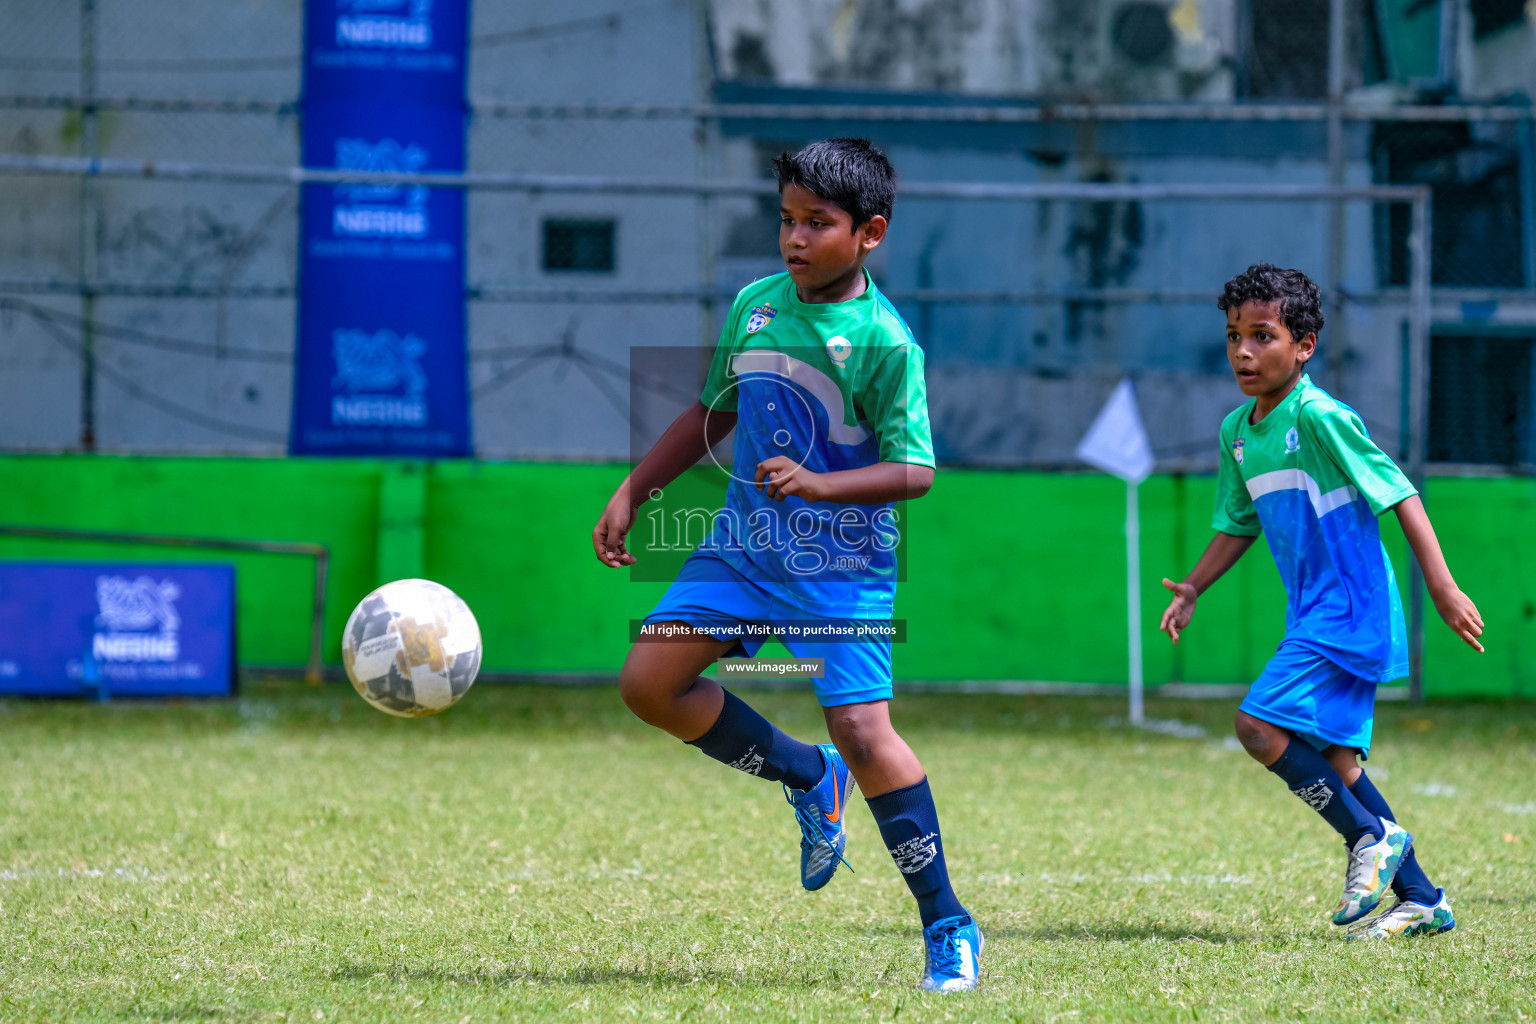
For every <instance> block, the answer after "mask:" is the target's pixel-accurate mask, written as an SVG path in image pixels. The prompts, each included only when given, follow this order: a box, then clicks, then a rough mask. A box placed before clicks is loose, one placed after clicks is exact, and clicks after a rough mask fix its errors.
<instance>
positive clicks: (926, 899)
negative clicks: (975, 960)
mask: <svg viewBox="0 0 1536 1024" xmlns="http://www.w3.org/2000/svg"><path fill="white" fill-rule="evenodd" d="M867 802H868V804H869V809H870V812H871V813H872V814H874V816H875V824H877V825H879V826H880V838H881V839H884V840H885V845H886V848H887V849H889V850H890V851H891V858H892V859H893V860H895V861H896V867H897V868H899V869H900V870H901V877H903V878H905V879H906V880H907V888H908V889H911V890H912V895H913V896H916V897H917V912H918V913H919V914H921V915H922V918H923V927H924V928H926V927H928V926H929V925H930V924H933V922H935V921H937V920H939V919H940V918H944V917H955V916H957V915H959V914H963V913H965V908H964V907H962V906H961V905H960V900H959V899H957V898H956V896H955V890H954V889H953V888H951V887H950V884H949V869H948V868H946V867H945V866H944V841H943V840H942V839H941V838H940V837H939V812H938V810H937V809H935V808H934V806H933V793H932V792H931V791H930V790H929V789H928V780H927V779H926V778H925V779H923V781H922V782H918V783H914V784H913V785H911V786H903V787H902V788H901V789H893V790H891V791H890V792H889V793H881V794H880V795H879V796H872V797H870V798H869V799H868V801H867Z"/></svg>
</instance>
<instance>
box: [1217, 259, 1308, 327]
mask: <svg viewBox="0 0 1536 1024" xmlns="http://www.w3.org/2000/svg"><path fill="white" fill-rule="evenodd" d="M1277 300H1278V301H1279V303H1280V319H1281V320H1282V321H1283V322H1284V323H1285V327H1286V330H1288V331H1290V332H1291V339H1292V340H1293V341H1300V340H1301V339H1302V338H1305V337H1306V336H1307V335H1309V334H1316V333H1317V332H1318V331H1321V330H1322V329H1323V301H1322V297H1321V295H1319V294H1318V290H1317V285H1316V284H1314V283H1313V281H1312V279H1311V278H1310V277H1308V276H1307V275H1306V274H1303V273H1302V272H1301V271H1299V270H1282V269H1281V268H1280V267H1277V266H1275V265H1274V264H1273V263H1255V264H1254V265H1253V266H1251V267H1249V268H1248V269H1247V270H1245V271H1243V272H1242V273H1241V274H1238V275H1237V276H1236V277H1234V278H1233V279H1232V280H1230V281H1228V282H1227V285H1226V287H1225V288H1223V289H1222V292H1221V298H1219V299H1217V300H1216V308H1217V309H1220V310H1221V311H1222V312H1226V311H1227V310H1229V309H1236V308H1237V307H1239V306H1241V305H1242V304H1243V303H1245V302H1275V301H1277Z"/></svg>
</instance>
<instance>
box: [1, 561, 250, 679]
mask: <svg viewBox="0 0 1536 1024" xmlns="http://www.w3.org/2000/svg"><path fill="white" fill-rule="evenodd" d="M234 688H235V570H234V567H233V566H231V565H204V564H189V563H185V562H183V563H177V564H171V565H151V564H144V563H134V562H129V563H123V562H102V563H94V562H67V563H48V562H0V693H4V694H20V695H27V696H56V697H75V696H81V695H89V696H96V695H101V696H107V695H114V696H120V697H173V696H175V697H180V696H187V697H190V696H198V697H225V696H229V695H230V694H231V693H233V692H234Z"/></svg>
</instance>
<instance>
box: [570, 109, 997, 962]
mask: <svg viewBox="0 0 1536 1024" xmlns="http://www.w3.org/2000/svg"><path fill="white" fill-rule="evenodd" d="M775 166H776V169H777V171H778V178H779V192H780V196H781V199H780V229H779V249H780V252H781V254H782V256H783V258H784V264H785V268H786V271H787V272H786V273H783V274H779V275H776V276H774V277H770V278H767V279H765V280H762V281H758V282H756V283H755V284H752V285H749V286H748V287H746V288H744V289H743V290H742V292H741V294H740V295H739V296H737V298H736V301H735V303H734V304H733V305H732V306H731V310H730V313H729V314H728V315H727V317H726V321H725V326H724V328H723V330H722V331H721V334H720V341H719V344H718V346H717V347H716V349H715V353H714V359H713V361H712V363H711V366H710V370H709V375H708V378H707V380H706V381H705V384H704V389H703V393H702V395H701V397H700V400H699V401H698V402H697V403H695V405H694V406H693V407H692V408H690V409H689V410H687V411H686V412H684V413H683V414H682V415H681V416H680V417H678V419H677V420H676V421H675V422H674V423H673V424H672V426H671V427H669V428H668V429H667V431H666V433H665V434H663V436H662V437H661V439H660V440H659V441H658V442H657V443H656V445H655V447H654V448H652V449H651V451H650V452H649V453H648V454H647V455H646V456H645V458H643V459H641V460H640V463H639V464H638V465H637V466H636V467H635V469H634V471H633V472H631V473H630V474H629V476H628V477H627V478H626V479H625V480H624V482H623V483H622V484H620V485H619V488H618V490H617V491H616V492H615V493H614V495H613V497H612V499H611V500H610V501H609V502H608V505H607V508H605V509H604V511H603V514H602V516H601V518H600V519H599V520H598V522H597V525H596V527H594V529H593V531H592V546H593V550H594V551H595V552H596V554H597V557H598V559H599V560H600V561H602V562H603V563H604V564H605V565H608V566H611V567H615V568H617V567H619V566H622V565H632V564H634V562H635V556H634V555H633V554H631V553H630V552H629V551H628V550H627V549H626V546H625V537H626V535H627V534H628V532H629V530H630V528H631V527H632V525H633V524H634V521H635V518H636V510H637V508H638V507H639V506H640V505H641V504H642V503H643V502H644V501H646V500H647V498H649V497H654V496H656V495H658V494H659V493H660V489H661V488H663V487H665V486H666V485H667V484H669V483H670V482H671V481H672V480H674V479H676V478H677V476H678V475H679V474H681V473H682V472H683V471H684V470H686V469H688V468H689V467H691V466H693V465H694V464H695V463H697V462H699V461H700V460H701V459H703V458H704V457H705V456H706V455H707V454H708V453H709V451H710V450H711V449H712V448H713V447H714V446H715V444H716V443H717V442H719V441H720V440H722V439H723V438H724V437H725V436H726V435H727V434H729V433H730V431H731V430H732V429H733V428H734V429H735V432H736V438H735V442H734V449H733V460H732V464H733V469H732V472H731V480H730V483H729V485H728V487H727V490H726V505H725V508H724V509H722V510H721V511H720V512H719V513H718V514H717V515H716V517H715V521H714V526H713V529H712V531H711V533H710V534H709V536H708V537H707V538H706V539H705V541H704V542H703V543H702V544H700V546H699V547H698V549H697V550H696V551H695V552H694V553H693V554H692V555H690V556H689V558H688V560H687V561H686V562H685V563H684V565H683V568H682V570H681V571H680V573H679V575H678V578H677V581H676V582H675V583H673V584H672V586H671V587H670V588H669V589H668V590H667V593H666V595H665V596H664V597H663V598H662V599H661V602H660V603H659V604H658V605H657V606H656V608H655V609H654V610H653V611H652V612H651V613H650V615H648V616H646V619H645V625H646V627H647V629H650V630H654V631H655V632H654V638H652V637H648V636H647V635H645V634H644V633H642V636H641V638H640V640H639V641H637V642H636V643H635V644H634V645H633V646H632V647H631V649H630V652H629V656H628V658H627V659H626V660H625V663H624V668H623V670H622V671H621V673H620V676H619V688H620V692H621V694H622V696H623V698H624V701H625V703H626V704H627V705H628V706H629V708H630V709H631V710H632V711H634V713H635V714H636V715H638V716H639V717H640V718H641V719H643V720H644V721H646V722H649V723H650V724H652V725H655V726H657V727H659V728H661V729H665V730H666V731H668V732H670V733H671V734H672V735H674V736H676V737H678V738H679V739H681V740H683V741H684V742H686V743H689V744H691V745H693V746H696V747H698V748H699V749H700V750H702V751H703V752H704V753H705V754H707V755H708V756H710V757H712V758H714V759H715V760H717V761H720V762H722V763H724V764H726V765H729V766H731V767H733V768H737V769H739V770H741V771H744V772H746V773H747V774H749V775H755V776H757V777H759V778H763V779H767V780H769V781H774V782H779V783H782V785H783V787H784V790H785V795H786V797H787V798H788V800H789V803H790V804H791V806H792V807H793V808H794V810H795V818H796V821H797V823H798V824H799V827H800V832H801V843H800V846H801V854H800V880H801V884H802V885H803V886H804V887H805V888H806V889H808V890H816V889H820V888H821V887H823V886H824V885H826V884H827V883H828V882H829V881H830V880H831V878H832V875H833V874H834V873H835V872H836V870H837V867H838V864H839V863H840V862H843V852H844V849H845V844H846V842H847V833H846V830H845V828H844V820H843V818H844V810H845V806H846V803H847V798H848V795H849V792H850V789H851V787H852V783H853V781H854V780H855V779H856V780H857V782H858V785H859V787H860V788H861V789H863V791H864V793H865V797H866V799H867V801H868V804H869V808H870V811H871V812H872V813H873V814H874V817H875V821H876V823H877V824H878V825H879V828H880V835H881V838H882V839H884V840H885V843H886V845H887V846H888V847H889V848H890V853H891V856H892V858H893V859H894V860H895V862H896V866H897V868H898V869H899V870H900V871H901V873H902V875H903V877H904V878H905V880H906V882H907V885H908V888H909V889H910V890H911V892H912V894H913V895H914V896H915V897H916V898H917V903H918V911H919V914H920V915H921V918H922V923H923V938H924V953H925V957H926V966H925V969H924V972H923V976H922V980H921V986H922V987H923V988H924V989H928V990H932V991H940V992H953V991H960V990H964V989H970V988H974V987H975V986H976V983H977V976H978V972H979V963H978V958H979V956H980V954H981V947H982V937H981V932H980V929H979V928H978V927H977V926H976V923H975V921H973V920H972V919H971V916H970V914H969V913H968V912H967V911H966V910H965V908H964V907H963V906H961V904H960V902H959V900H958V899H957V898H956V897H955V893H954V890H953V888H952V887H951V886H950V882H949V874H948V870H947V868H946V866H945V861H944V847H943V841H942V839H941V837H940V832H939V821H938V814H937V812H936V811H935V809H934V802H933V795H932V793H931V792H930V791H929V788H928V779H927V775H926V774H925V773H924V771H923V766H922V764H921V762H919V761H918V759H917V756H916V755H915V754H913V752H912V750H911V748H910V747H908V746H907V744H906V743H905V742H904V741H903V740H902V738H901V737H900V736H899V735H897V733H896V730H895V729H894V728H893V727H892V725H891V720H890V712H889V704H890V699H891V638H890V635H889V634H888V633H879V632H877V633H875V634H873V635H866V636H864V637H862V638H854V637H852V636H850V635H848V634H849V632H850V631H851V630H854V629H857V628H859V627H860V626H871V625H874V626H880V625H885V626H887V627H889V625H890V623H891V615H892V604H893V601H894V599H895V593H896V555H895V546H896V540H897V533H896V523H895V518H894V503H895V502H897V501H902V500H905V499H909V498H917V497H921V496H922V495H923V494H924V493H925V492H926V491H927V490H928V488H929V486H930V485H931V484H932V482H933V445H932V441H931V440H930V433H929V425H928V404H927V396H926V391H925V389H924V384H923V353H922V349H920V348H918V346H917V343H916V341H915V340H914V339H913V337H912V333H911V331H910V330H909V329H908V328H907V325H906V323H905V322H904V321H903V320H902V318H901V316H900V315H899V314H898V313H897V312H896V310H895V308H894V307H893V306H892V305H891V304H890V302H889V301H888V300H887V299H886V298H885V296H883V295H881V294H880V291H879V289H877V288H876V287H875V284H874V282H873V281H872V280H870V277H869V274H868V273H867V272H866V271H865V270H864V261H865V258H866V257H867V256H868V255H869V253H870V252H871V251H872V250H873V249H874V248H875V247H876V246H877V245H879V244H880V242H881V240H882V239H883V238H884V237H885V231H886V226H887V224H888V223H889V220H890V216H891V207H892V204H893V201H894V198H895V173H894V171H893V170H892V169H891V165H890V163H889V162H888V161H887V160H886V159H885V156H884V155H883V154H881V153H880V151H879V150H877V149H875V148H874V147H873V146H871V145H870V144H869V143H868V141H866V140H863V139H828V140H825V141H823V142H817V143H813V144H812V145H810V146H807V147H806V148H805V149H803V150H801V151H800V152H799V153H797V154H795V155H794V156H790V155H789V154H787V153H786V154H784V155H783V156H781V157H780V158H779V159H778V160H777V161H775ZM748 626H770V627H774V628H776V629H778V630H779V631H780V634H781V636H780V638H781V639H782V640H783V642H784V644H785V646H786V647H788V648H789V650H790V653H792V654H794V655H795V656H796V657H797V658H822V659H824V666H825V675H824V677H823V678H820V679H817V680H815V683H816V696H817V699H818V700H819V702H820V703H821V705H822V708H823V709H824V715H825V718H826V723H827V731H828V734H829V735H830V736H831V738H832V743H827V744H821V745H819V746H817V745H812V744H809V743H803V742H800V741H799V740H796V739H793V738H791V737H790V736H788V735H786V734H785V733H783V732H782V731H780V730H779V729H778V728H776V727H775V726H774V725H773V724H772V723H770V722H769V721H767V720H766V719H764V718H763V717H762V716H761V715H759V714H758V713H757V712H756V711H753V710H752V709H751V708H750V707H748V706H747V704H746V703H745V702H744V701H742V700H740V699H739V698H738V697H736V696H735V695H734V694H732V693H730V692H728V691H726V690H725V689H723V688H722V687H721V686H720V685H719V684H718V683H717V682H715V681H714V680H712V679H708V678H705V677H702V676H700V675H699V673H700V672H702V671H703V670H704V669H705V668H706V667H708V666H709V665H710V664H713V663H714V662H716V661H717V660H719V659H721V658H729V657H734V656H747V657H751V656H752V655H754V654H756V653H757V651H758V649H759V648H760V647H761V646H762V643H763V640H762V638H761V634H760V633H756V632H752V631H750V630H747V629H746V628H745V627H748ZM795 630H803V631H804V632H800V633H798V634H797V633H796V632H795ZM828 630H830V631H832V633H831V635H830V636H829V635H827V631H828ZM810 636H814V637H815V638H814V639H812V638H808V637H810ZM721 676H722V678H724V670H723V669H722V674H721Z"/></svg>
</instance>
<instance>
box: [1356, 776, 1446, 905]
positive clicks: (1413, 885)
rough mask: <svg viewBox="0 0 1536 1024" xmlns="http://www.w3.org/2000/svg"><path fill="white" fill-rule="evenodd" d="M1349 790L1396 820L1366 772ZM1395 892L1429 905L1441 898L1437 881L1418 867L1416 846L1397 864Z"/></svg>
mask: <svg viewBox="0 0 1536 1024" xmlns="http://www.w3.org/2000/svg"><path fill="white" fill-rule="evenodd" d="M1349 791H1350V792H1351V793H1353V794H1355V799H1356V800H1359V801H1360V805H1361V806H1362V807H1364V808H1365V809H1366V810H1368V811H1370V812H1371V813H1372V814H1375V815H1378V816H1380V817H1383V818H1386V819H1387V820H1388V821H1394V822H1395V821H1397V818H1395V817H1394V816H1393V814H1392V808H1390V807H1388V806H1387V801H1386V799H1385V798H1384V797H1383V796H1382V795H1381V793H1380V791H1379V790H1377V788H1376V784H1375V783H1374V782H1372V781H1371V780H1370V779H1369V778H1368V777H1367V776H1366V774H1365V772H1363V771H1362V772H1361V773H1360V777H1359V778H1358V779H1356V780H1355V784H1354V785H1353V786H1350V787H1349ZM1392 894H1393V895H1394V896H1396V897H1397V898H1398V899H1400V900H1411V901H1413V902H1414V903H1422V904H1424V905H1425V906H1426V907H1432V906H1434V905H1435V903H1436V902H1437V901H1438V900H1439V899H1440V890H1438V889H1436V888H1435V883H1433V882H1431V881H1430V880H1429V876H1428V875H1426V874H1425V873H1424V869H1423V868H1421V867H1419V858H1418V855H1417V854H1415V853H1414V852H1413V847H1411V846H1410V847H1409V848H1408V855H1407V856H1406V857H1404V858H1403V862H1402V864H1400V865H1398V868H1397V877H1396V878H1394V879H1392Z"/></svg>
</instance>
